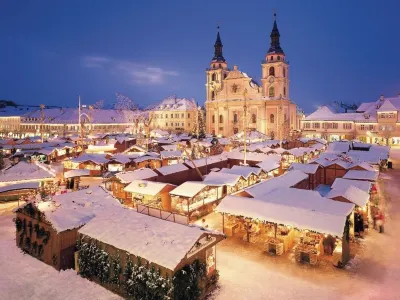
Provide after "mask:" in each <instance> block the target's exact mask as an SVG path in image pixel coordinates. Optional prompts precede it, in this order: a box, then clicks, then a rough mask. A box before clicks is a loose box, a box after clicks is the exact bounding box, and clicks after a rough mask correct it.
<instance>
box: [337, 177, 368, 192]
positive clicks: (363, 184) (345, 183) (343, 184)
mask: <svg viewBox="0 0 400 300" xmlns="http://www.w3.org/2000/svg"><path fill="white" fill-rule="evenodd" d="M351 185H352V186H355V187H357V188H358V189H360V190H362V191H364V192H367V193H369V192H370V191H371V187H372V183H371V182H370V181H362V180H350V179H343V178H336V179H335V181H334V182H333V184H332V189H334V190H339V191H340V190H345V189H347V188H348V187H349V186H351Z"/></svg>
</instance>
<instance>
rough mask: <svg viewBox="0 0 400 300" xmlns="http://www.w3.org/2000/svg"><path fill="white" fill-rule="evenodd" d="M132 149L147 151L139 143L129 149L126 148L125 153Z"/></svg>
mask: <svg viewBox="0 0 400 300" xmlns="http://www.w3.org/2000/svg"><path fill="white" fill-rule="evenodd" d="M132 150H137V151H135V152H142V153H145V152H146V149H145V148H143V147H141V146H138V145H132V146H130V147H129V148H128V149H126V150H125V151H124V152H123V153H129V152H131V151H132Z"/></svg>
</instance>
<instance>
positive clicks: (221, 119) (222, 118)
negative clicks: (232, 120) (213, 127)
mask: <svg viewBox="0 0 400 300" xmlns="http://www.w3.org/2000/svg"><path fill="white" fill-rule="evenodd" d="M219 122H220V123H224V117H223V116H222V115H219Z"/></svg>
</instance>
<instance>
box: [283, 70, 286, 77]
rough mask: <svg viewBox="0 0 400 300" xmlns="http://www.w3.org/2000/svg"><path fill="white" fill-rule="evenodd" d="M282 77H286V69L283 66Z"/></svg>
mask: <svg viewBox="0 0 400 300" xmlns="http://www.w3.org/2000/svg"><path fill="white" fill-rule="evenodd" d="M283 77H286V69H285V68H283Z"/></svg>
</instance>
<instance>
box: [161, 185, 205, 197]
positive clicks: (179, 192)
mask: <svg viewBox="0 0 400 300" xmlns="http://www.w3.org/2000/svg"><path fill="white" fill-rule="evenodd" d="M207 186H208V184H207V183H204V182H202V181H186V182H184V183H182V184H181V185H179V186H178V187H176V188H175V189H174V190H172V191H170V192H169V193H170V194H171V195H176V196H182V197H194V196H196V195H197V194H198V193H200V192H201V191H202V190H203V189H204V188H206V187H207Z"/></svg>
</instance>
